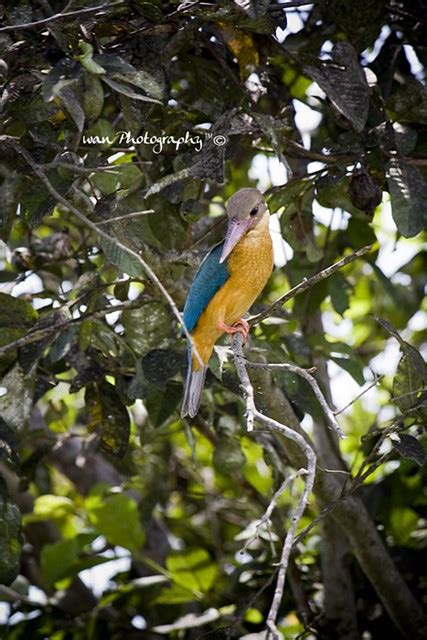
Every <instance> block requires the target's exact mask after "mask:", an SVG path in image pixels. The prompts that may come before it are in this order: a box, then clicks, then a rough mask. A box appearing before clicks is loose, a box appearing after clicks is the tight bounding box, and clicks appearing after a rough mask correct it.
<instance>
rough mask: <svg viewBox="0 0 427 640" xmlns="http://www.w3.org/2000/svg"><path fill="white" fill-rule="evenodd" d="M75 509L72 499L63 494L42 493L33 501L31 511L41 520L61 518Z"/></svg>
mask: <svg viewBox="0 0 427 640" xmlns="http://www.w3.org/2000/svg"><path fill="white" fill-rule="evenodd" d="M74 511H75V509H74V504H73V501H72V500H70V498H66V497H65V496H55V495H52V494H44V495H42V496H38V497H37V498H36V501H35V503H34V509H33V513H34V515H35V516H37V517H38V519H41V520H54V519H62V518H64V517H67V516H69V515H70V514H73V513H74Z"/></svg>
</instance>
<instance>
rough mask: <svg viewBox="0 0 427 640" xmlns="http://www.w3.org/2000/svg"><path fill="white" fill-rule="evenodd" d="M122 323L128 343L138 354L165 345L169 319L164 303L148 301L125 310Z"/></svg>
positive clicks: (169, 323) (168, 330)
mask: <svg viewBox="0 0 427 640" xmlns="http://www.w3.org/2000/svg"><path fill="white" fill-rule="evenodd" d="M122 323H123V326H124V328H125V332H126V337H127V340H128V342H129V344H130V345H131V347H132V349H133V350H134V351H135V353H137V354H138V355H139V356H145V355H146V354H147V353H148V352H149V351H151V350H152V349H153V348H161V347H164V346H166V343H167V339H168V337H169V335H170V329H171V319H170V314H169V313H168V311H167V309H166V307H165V305H164V304H162V303H160V302H148V303H146V304H144V305H143V306H142V307H141V308H140V309H132V310H125V311H123V313H122Z"/></svg>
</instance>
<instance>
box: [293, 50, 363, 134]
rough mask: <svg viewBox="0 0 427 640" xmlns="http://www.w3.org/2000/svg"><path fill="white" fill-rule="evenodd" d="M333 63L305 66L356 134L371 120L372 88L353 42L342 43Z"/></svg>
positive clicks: (333, 56) (305, 69)
mask: <svg viewBox="0 0 427 640" xmlns="http://www.w3.org/2000/svg"><path fill="white" fill-rule="evenodd" d="M331 58H332V60H331V61H328V60H324V61H319V62H318V63H317V65H316V66H313V65H305V66H304V71H305V73H307V75H309V76H310V78H312V79H313V80H314V81H315V82H317V84H318V85H319V87H320V88H321V89H323V91H324V92H325V93H326V95H327V96H328V98H329V100H330V101H331V102H332V104H333V105H334V106H335V107H336V109H337V110H338V111H339V112H340V113H342V115H343V116H344V117H345V118H347V120H349V121H350V122H351V123H352V125H353V127H354V129H355V130H356V131H362V130H363V128H364V127H365V124H366V120H367V118H368V109H369V86H368V83H367V81H366V77H365V74H364V72H363V69H362V67H361V66H360V64H359V61H358V59H357V54H356V52H355V50H354V49H353V47H352V46H351V44H350V43H349V42H338V43H337V44H335V45H334V48H333V50H332V52H331Z"/></svg>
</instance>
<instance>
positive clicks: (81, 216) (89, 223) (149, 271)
mask: <svg viewBox="0 0 427 640" xmlns="http://www.w3.org/2000/svg"><path fill="white" fill-rule="evenodd" d="M0 142H5V143H6V144H9V145H10V146H11V147H12V148H13V149H14V150H15V151H16V152H17V153H19V154H20V155H21V156H22V157H23V158H24V159H25V160H26V162H27V163H28V165H29V166H30V167H31V169H32V170H33V171H34V173H35V174H36V175H37V176H38V177H39V178H40V180H41V181H42V182H43V184H44V185H45V186H46V187H47V189H48V191H49V192H50V193H51V194H52V195H53V197H54V198H55V199H56V200H57V202H60V203H61V204H62V205H64V207H66V208H67V209H68V210H69V211H70V212H71V213H72V214H73V215H74V216H75V217H76V218H78V219H79V220H80V221H81V222H83V223H84V224H85V225H86V226H87V227H89V228H90V229H92V231H94V232H95V233H96V234H97V235H98V236H99V237H101V238H103V239H104V240H106V241H107V242H109V243H112V244H113V245H115V246H116V247H118V248H119V249H121V250H122V251H124V252H125V253H127V254H128V255H129V256H132V258H134V259H135V260H137V262H139V264H140V265H141V267H142V269H143V270H144V271H145V273H146V274H147V276H148V277H149V279H150V280H151V281H152V282H153V283H154V285H155V286H156V287H157V288H158V289H159V290H160V292H161V293H162V295H163V297H164V298H166V300H167V302H168V303H169V306H170V308H171V309H172V312H173V314H174V316H175V317H176V319H177V320H178V322H180V323H181V326H182V328H183V331H184V333H185V336H186V338H187V340H188V341H189V344H190V345H191V347H192V350H193V353H194V355H195V357H196V358H197V360H198V362H199V363H200V364H201V365H202V364H203V363H202V359H201V357H200V355H199V353H198V351H197V348H196V345H195V344H194V343H193V339H192V336H191V334H190V332H189V331H188V329H187V327H186V325H185V322H184V318H183V317H182V315H181V313H180V312H179V310H178V307H177V306H176V304H175V301H174V299H173V298H172V296H171V295H170V293H169V292H168V291H167V289H166V288H165V287H164V285H163V284H162V282H161V281H160V280H159V278H158V277H157V275H156V274H155V273H154V271H153V270H152V268H151V267H150V266H149V265H148V264H147V262H145V260H144V259H143V258H142V257H141V256H140V255H139V253H137V252H136V251H134V250H133V249H130V248H129V247H128V246H126V245H125V244H123V242H120V240H118V239H117V238H113V237H112V236H110V235H109V234H108V233H106V232H105V231H104V230H103V229H100V228H99V227H98V226H97V224H96V223H95V222H92V220H89V218H88V217H87V216H85V214H84V213H82V212H81V211H80V209H78V208H77V207H76V206H75V205H74V204H72V203H71V202H69V201H68V200H67V199H66V198H64V197H63V196H62V195H61V194H60V193H59V191H57V190H56V189H55V187H54V186H53V185H52V184H51V182H50V180H49V178H48V177H47V176H46V174H45V173H44V171H43V170H42V169H41V168H40V166H39V165H38V164H37V163H36V162H35V161H34V159H33V157H32V156H31V154H30V153H28V151H27V150H26V149H24V148H23V147H21V145H20V144H18V143H17V142H16V140H14V139H13V138H11V137H9V136H0Z"/></svg>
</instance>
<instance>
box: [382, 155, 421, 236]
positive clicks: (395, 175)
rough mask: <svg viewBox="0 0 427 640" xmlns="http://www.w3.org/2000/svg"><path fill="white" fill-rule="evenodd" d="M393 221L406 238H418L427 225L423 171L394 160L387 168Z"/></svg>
mask: <svg viewBox="0 0 427 640" xmlns="http://www.w3.org/2000/svg"><path fill="white" fill-rule="evenodd" d="M386 172H387V183H388V188H389V191H390V198H391V210H392V214H393V220H394V221H395V223H396V226H397V228H398V230H399V232H400V233H401V234H402V235H403V236H405V238H412V237H413V236H416V235H417V234H418V233H419V232H420V231H422V229H424V228H425V226H426V225H427V209H426V202H427V183H426V181H425V180H424V177H423V175H422V173H421V171H420V170H419V169H418V168H417V167H414V166H412V165H409V164H405V163H404V162H402V161H401V160H399V159H397V158H392V159H391V160H390V161H389V162H388V164H387V167H386Z"/></svg>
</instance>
